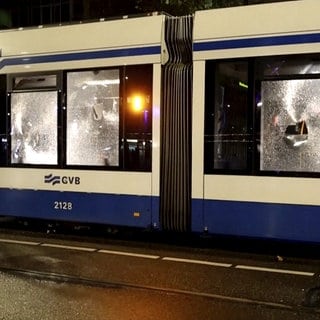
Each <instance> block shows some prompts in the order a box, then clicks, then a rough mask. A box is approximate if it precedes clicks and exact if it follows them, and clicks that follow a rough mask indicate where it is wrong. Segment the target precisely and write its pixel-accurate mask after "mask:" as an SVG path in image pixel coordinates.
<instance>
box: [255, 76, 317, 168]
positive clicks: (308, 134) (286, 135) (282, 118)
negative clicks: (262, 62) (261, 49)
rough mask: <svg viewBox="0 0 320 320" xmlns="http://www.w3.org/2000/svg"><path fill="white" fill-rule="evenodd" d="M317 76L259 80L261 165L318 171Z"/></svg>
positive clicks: (261, 166) (263, 166) (264, 166)
mask: <svg viewBox="0 0 320 320" xmlns="http://www.w3.org/2000/svg"><path fill="white" fill-rule="evenodd" d="M319 104H320V79H292V80H270V81H262V83H261V155H260V169H261V170H266V171H297V172H320V162H319V153H320V146H319V136H320V125H319V121H318V119H319V112H320V108H319Z"/></svg>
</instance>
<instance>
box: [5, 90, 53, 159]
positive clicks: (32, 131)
mask: <svg viewBox="0 0 320 320" xmlns="http://www.w3.org/2000/svg"><path fill="white" fill-rule="evenodd" d="M57 159H58V157H57V92H56V91H42V92H19V93H12V95H11V162H12V163H21V164H47V165H48V164H50V165H54V164H57V161H58V160H57Z"/></svg>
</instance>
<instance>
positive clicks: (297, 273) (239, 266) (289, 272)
mask: <svg viewBox="0 0 320 320" xmlns="http://www.w3.org/2000/svg"><path fill="white" fill-rule="evenodd" d="M235 268H236V269H243V270H251V271H264V272H273V273H285V274H294V275H299V276H307V277H313V276H314V275H315V274H314V272H306V271H296V270H286V269H276V268H263V267H255V266H245V265H237V266H235Z"/></svg>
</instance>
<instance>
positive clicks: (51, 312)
mask: <svg viewBox="0 0 320 320" xmlns="http://www.w3.org/2000/svg"><path fill="white" fill-rule="evenodd" d="M0 284H1V290H0V319H6V320H7V319H8V320H9V319H10V320H11V319H14V320H17V319H33V320H37V319H39V320H40V319H50V320H51V319H86V320H87V319H110V320H115V319H117V320H119V319H130V320H136V319H139V320H141V319H163V320H166V319H168V320H169V319H175V320H176V319H192V320H195V319H215V320H216V319H217V320H230V319H246V320H247V319H259V320H262V319H268V320H269V319H281V320H286V319H290V320H291V319H303V320H308V319H319V318H320V261H319V260H317V259H311V258H309V259H295V258H288V257H277V256H272V255H263V254H252V253H251V254H248V253H245V252H241V253H240V252H235V251H224V250H217V249H208V248H206V249H203V248H202V249H200V248H188V247H185V246H173V245H162V244H148V243H141V242H139V243H138V242H121V241H112V240H110V241H109V240H107V241H104V242H95V241H90V242H83V241H76V240H66V239H59V238H58V237H50V236H48V237H47V236H41V237H39V236H30V235H28V236H26V235H19V234H7V233H2V234H1V233H0Z"/></svg>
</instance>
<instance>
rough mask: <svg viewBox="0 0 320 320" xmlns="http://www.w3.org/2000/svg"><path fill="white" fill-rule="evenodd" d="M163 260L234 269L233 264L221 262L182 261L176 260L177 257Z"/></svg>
mask: <svg viewBox="0 0 320 320" xmlns="http://www.w3.org/2000/svg"><path fill="white" fill-rule="evenodd" d="M162 260H165V261H174V262H184V263H194V264H202V265H207V266H214V267H224V268H230V267H232V264H230V263H221V262H214V261H205V260H193V259H181V258H175V257H163V258H162Z"/></svg>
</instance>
